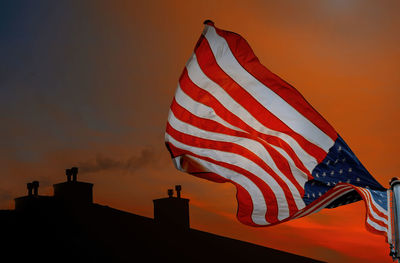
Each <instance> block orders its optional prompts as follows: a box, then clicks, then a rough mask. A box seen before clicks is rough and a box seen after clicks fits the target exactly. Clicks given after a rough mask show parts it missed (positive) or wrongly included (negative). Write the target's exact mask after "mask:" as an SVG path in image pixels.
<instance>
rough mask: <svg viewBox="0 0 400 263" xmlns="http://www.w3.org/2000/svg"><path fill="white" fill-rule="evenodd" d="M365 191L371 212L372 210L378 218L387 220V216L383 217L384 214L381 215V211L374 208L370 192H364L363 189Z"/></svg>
mask: <svg viewBox="0 0 400 263" xmlns="http://www.w3.org/2000/svg"><path fill="white" fill-rule="evenodd" d="M365 191H367V193H368V200H370V201H369V203H370V205H371V207H372V210H374V212H375V213H376V214H377V215H378V216H380V217H383V218H384V219H386V220H388V216H387V215H385V214H384V213H382V212H381V211H379V210H378V208H376V206H375V205H374V203H373V197H372V194H371V192H369V191H368V190H366V189H365Z"/></svg>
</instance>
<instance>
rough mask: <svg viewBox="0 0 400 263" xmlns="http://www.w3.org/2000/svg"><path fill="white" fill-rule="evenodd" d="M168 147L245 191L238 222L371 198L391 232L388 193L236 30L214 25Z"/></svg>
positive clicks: (376, 215)
mask: <svg viewBox="0 0 400 263" xmlns="http://www.w3.org/2000/svg"><path fill="white" fill-rule="evenodd" d="M165 141H166V145H167V148H168V150H169V151H170V153H171V156H172V159H173V162H174V164H175V166H176V167H177V169H179V170H181V171H184V172H187V173H190V174H193V175H196V176H198V177H201V178H205V179H208V180H211V181H214V182H220V183H222V182H231V183H233V184H234V185H235V186H236V188H237V201H238V212H237V217H238V219H239V220H240V221H241V222H242V223H244V224H247V225H252V226H269V225H275V224H278V223H282V222H285V221H287V220H291V219H295V218H300V217H303V216H306V215H309V214H312V213H315V212H318V211H320V210H321V209H323V208H333V207H337V206H341V205H345V204H349V203H352V202H355V201H359V200H364V202H365V205H366V211H367V216H366V221H365V222H366V227H367V229H368V230H370V231H371V232H374V233H379V234H383V235H387V232H388V221H389V219H388V215H389V214H388V210H389V208H388V193H389V192H388V191H387V190H386V189H385V188H384V187H382V186H381V185H380V184H379V183H378V182H377V181H376V180H375V179H374V178H373V177H372V176H371V175H370V173H369V172H368V171H367V170H366V169H365V168H364V166H363V165H362V164H361V162H360V161H359V160H358V159H357V157H356V156H355V155H354V153H353V152H352V151H351V150H350V148H349V147H348V146H347V144H346V143H345V142H344V140H343V139H342V138H341V137H340V136H339V135H338V133H337V132H336V131H335V129H334V128H333V127H332V126H331V125H330V124H329V123H328V122H327V121H326V120H325V119H324V118H323V117H322V116H321V115H320V114H319V113H318V112H317V111H316V110H315V109H314V108H313V107H312V106H311V105H310V104H309V103H308V102H307V101H306V100H305V99H304V97H303V96H302V95H301V94H300V93H299V92H298V91H297V90H296V89H295V88H294V87H292V86H291V85H290V84H288V83H287V82H285V81H284V80H282V79H281V78H279V77H278V76H276V75H275V74H273V73H272V72H271V71H269V70H268V69H267V68H266V67H264V66H263V65H262V64H261V63H260V62H259V60H258V58H257V57H256V56H255V54H254V52H253V51H252V49H251V47H250V46H249V44H248V43H247V42H246V40H245V39H244V38H242V37H241V36H240V35H238V34H236V33H232V32H229V31H224V30H221V29H219V28H217V27H215V25H214V24H213V23H212V22H210V21H207V22H205V28H204V31H203V33H202V35H201V37H200V39H199V41H198V42H197V44H196V46H195V49H194V53H193V55H192V56H191V58H190V59H189V61H188V62H187V64H186V67H185V68H184V70H183V72H182V75H181V77H180V79H179V83H178V87H177V90H176V94H175V97H174V99H173V101H172V104H171V108H170V112H169V116H168V122H167V128H166V134H165Z"/></svg>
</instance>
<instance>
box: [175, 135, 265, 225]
mask: <svg viewBox="0 0 400 263" xmlns="http://www.w3.org/2000/svg"><path fill="white" fill-rule="evenodd" d="M168 140H169V142H170V143H171V144H173V145H174V146H175V147H177V148H181V149H185V148H190V149H194V148H193V147H190V146H187V145H184V144H182V143H179V142H177V141H175V140H174V139H173V138H172V137H169V139H168ZM182 146H183V147H182ZM196 154H197V153H196ZM207 157H209V158H211V157H210V156H207ZM190 158H192V159H193V160H195V161H196V162H197V163H199V164H201V165H202V166H204V167H205V168H207V169H209V170H210V171H215V172H216V173H217V174H218V175H220V176H222V177H224V178H226V179H228V180H232V181H233V182H235V183H237V184H239V185H240V186H242V187H243V188H244V189H245V190H246V191H247V192H248V193H249V195H250V197H251V200H252V202H253V211H252V214H251V218H252V220H253V222H254V223H256V224H258V225H268V224H269V223H268V222H267V220H266V219H265V215H266V213H267V206H266V204H265V199H264V196H263V194H262V193H261V191H260V189H259V188H258V187H257V186H256V185H255V184H254V183H253V182H252V181H251V180H250V179H248V178H247V177H246V176H244V175H242V174H240V173H237V172H235V171H233V170H230V169H227V168H225V167H222V166H219V165H217V164H214V163H211V162H207V161H205V160H202V159H199V158H197V157H194V156H190ZM211 159H212V158H211Z"/></svg>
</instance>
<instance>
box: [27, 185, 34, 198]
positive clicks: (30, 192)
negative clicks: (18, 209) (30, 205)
mask: <svg viewBox="0 0 400 263" xmlns="http://www.w3.org/2000/svg"><path fill="white" fill-rule="evenodd" d="M26 188H28V196H32V189H33V185H32V183H27V184H26Z"/></svg>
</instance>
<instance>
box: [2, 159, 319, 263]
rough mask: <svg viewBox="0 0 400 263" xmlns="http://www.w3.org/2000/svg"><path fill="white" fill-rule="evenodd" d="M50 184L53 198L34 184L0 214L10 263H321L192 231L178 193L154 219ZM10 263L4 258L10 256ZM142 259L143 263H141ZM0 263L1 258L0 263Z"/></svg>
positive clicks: (75, 186)
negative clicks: (101, 203) (254, 262)
mask: <svg viewBox="0 0 400 263" xmlns="http://www.w3.org/2000/svg"><path fill="white" fill-rule="evenodd" d="M65 174H66V177H67V181H66V182H62V183H58V184H54V185H53V188H54V195H53V196H42V195H39V182H38V181H33V182H30V183H28V184H27V190H28V192H27V195H26V196H22V197H18V198H15V210H0V223H1V224H0V225H1V227H2V228H3V229H2V232H1V233H2V240H3V241H5V245H4V246H3V247H4V250H3V251H4V252H3V253H1V254H0V257H5V258H8V257H9V256H11V260H8V261H9V262H24V261H25V262H105V261H106V262H137V261H140V262H142V261H146V262H217V261H222V262H228V261H230V262H251V261H255V260H260V261H261V260H262V261H266V262H320V261H317V260H314V259H311V258H306V257H302V256H298V255H294V254H291V253H287V252H283V251H279V250H275V249H271V248H267V247H263V246H259V245H255V244H251V243H248V242H244V241H240V240H235V239H231V238H227V237H222V236H218V235H215V234H211V233H207V232H204V231H199V230H195V229H192V228H190V221H189V199H186V198H183V197H182V196H181V191H182V187H181V186H180V185H176V186H175V191H176V196H174V190H173V189H168V191H167V194H168V196H167V197H165V198H160V199H155V200H153V204H154V219H153V218H148V217H144V216H140V215H136V214H133V213H129V212H125V211H121V210H118V209H114V208H111V207H108V206H103V205H99V204H96V203H93V184H91V183H86V182H80V181H78V180H77V175H78V168H77V167H73V168H71V169H66V173H65ZM7 255H8V256H7ZM143 259H145V260H143ZM2 261H3V260H2V259H1V258H0V262H2Z"/></svg>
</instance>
